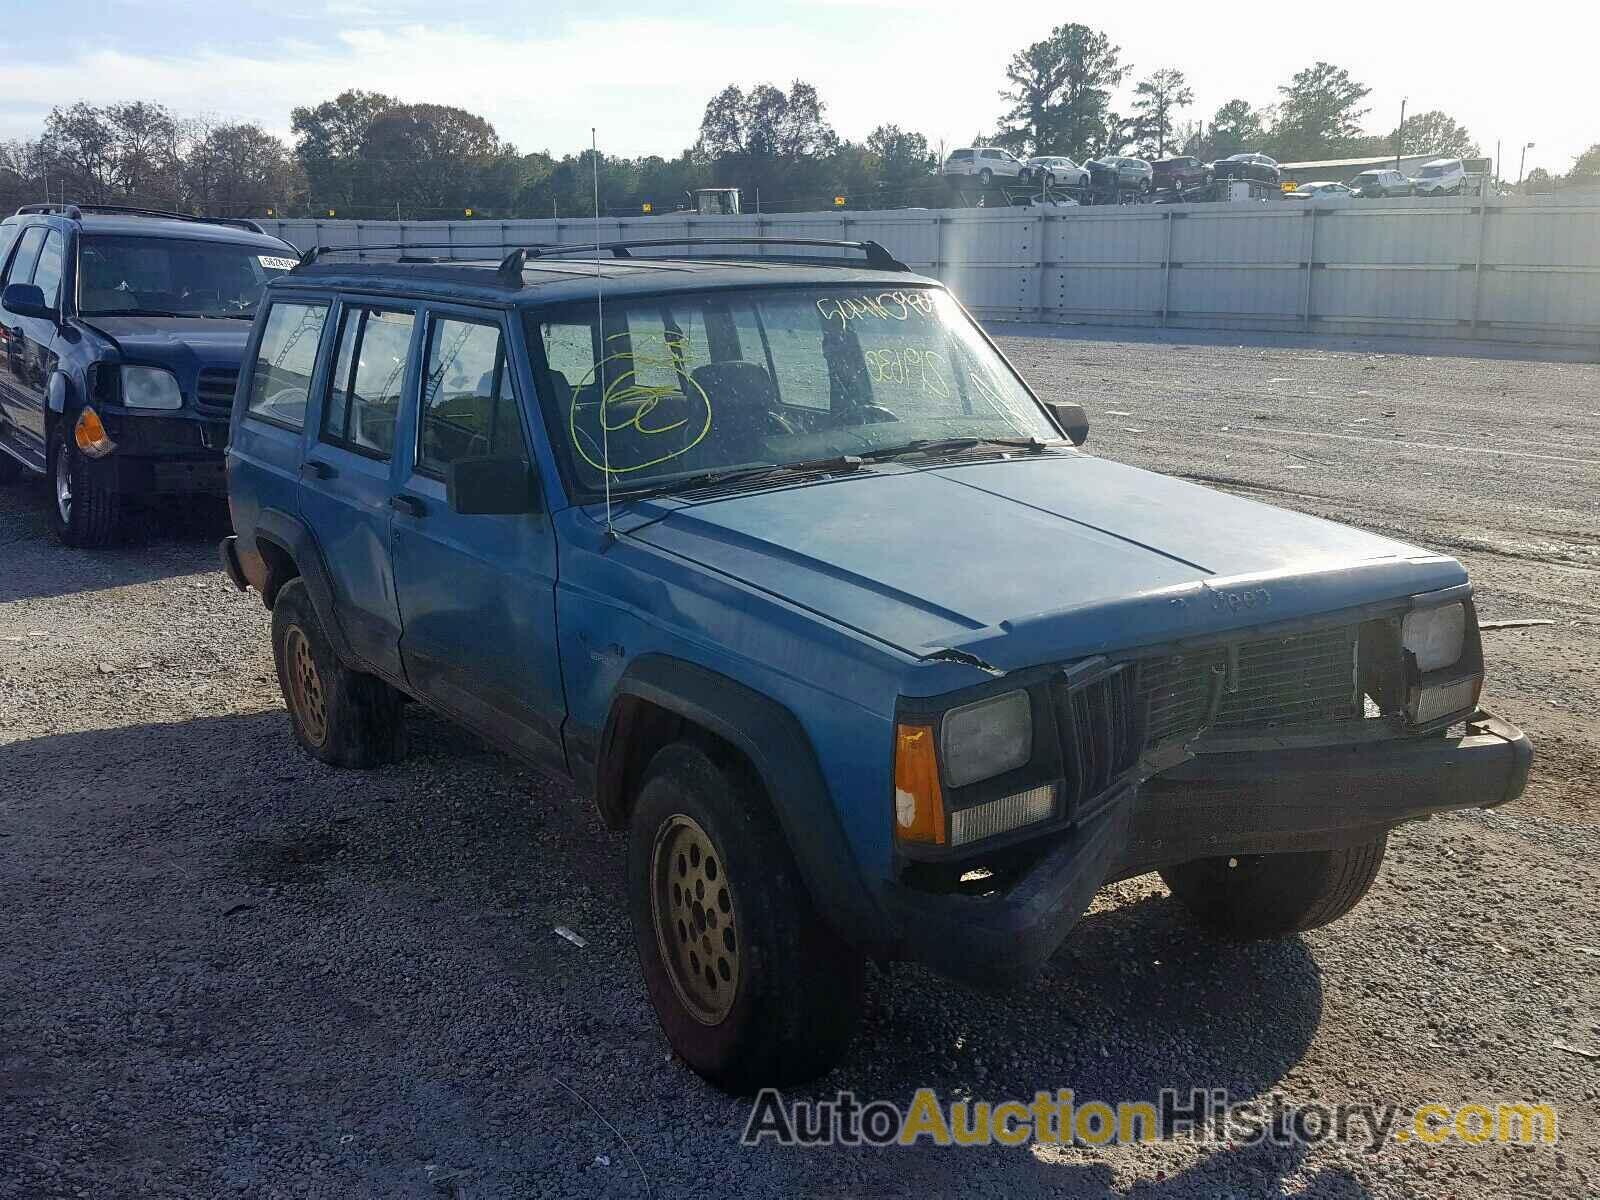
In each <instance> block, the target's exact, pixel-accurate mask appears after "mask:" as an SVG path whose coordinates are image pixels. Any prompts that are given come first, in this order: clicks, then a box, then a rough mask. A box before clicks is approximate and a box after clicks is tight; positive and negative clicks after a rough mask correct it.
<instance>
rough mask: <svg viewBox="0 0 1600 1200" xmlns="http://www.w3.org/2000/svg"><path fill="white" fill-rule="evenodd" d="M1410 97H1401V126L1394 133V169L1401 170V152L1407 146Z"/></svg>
mask: <svg viewBox="0 0 1600 1200" xmlns="http://www.w3.org/2000/svg"><path fill="white" fill-rule="evenodd" d="M1409 99H1411V97H1410V96H1401V97H1400V124H1399V125H1398V126H1397V127H1396V128H1395V131H1394V169H1395V170H1396V171H1398V170H1399V169H1400V151H1401V148H1402V147H1404V146H1405V144H1406V101H1407V100H1409Z"/></svg>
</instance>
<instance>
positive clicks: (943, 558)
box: [633, 452, 1466, 670]
mask: <svg viewBox="0 0 1600 1200" xmlns="http://www.w3.org/2000/svg"><path fill="white" fill-rule="evenodd" d="M673 504H674V502H671V501H661V502H651V503H650V504H647V505H646V506H644V508H643V509H642V510H641V511H640V513H639V515H640V516H643V517H646V518H647V519H648V520H647V523H644V524H641V525H640V527H639V528H638V529H637V530H636V531H635V532H634V534H633V536H635V537H636V538H638V539H640V540H642V541H645V542H649V543H652V544H654V545H657V546H659V547H661V548H663V549H666V550H670V551H672V552H673V553H676V554H680V555H682V556H684V557H686V558H689V559H692V560H694V561H695V562H698V563H700V564H702V565H703V566H705V567H708V568H710V569H713V570H716V571H720V572H722V573H724V574H726V575H729V576H732V577H734V578H737V579H739V580H742V581H743V582H745V583H747V584H749V585H751V586H754V587H757V588H760V589H762V590H764V591H767V592H770V593H772V594H775V595H777V596H781V597H783V598H784V599H786V600H788V601H790V602H791V603H794V604H797V605H800V606H802V607H804V608H808V609H810V610H812V611H814V612H817V613H819V614H822V615H825V616H827V617H828V618H830V619H832V620H834V621H837V622H840V623H842V624H844V625H847V626H850V627H852V628H854V629H856V630H858V631H860V632H861V633H863V634H865V635H867V636H870V637H873V638H875V639H878V640H880V641H882V642H885V643H888V644H891V645H893V646H896V647H898V648H900V649H902V650H904V651H906V652H907V653H910V654H912V655H916V656H918V657H925V656H928V655H931V654H934V653H936V652H937V651H940V650H958V651H964V652H966V653H968V654H972V655H975V656H977V657H978V658H979V659H981V660H982V661H983V662H985V663H987V664H990V665H992V666H994V667H996V668H998V669H1001V670H1012V669H1016V668H1018V667H1022V666H1029V665H1033V664H1036V663H1042V662H1050V661H1057V660H1060V659H1063V658H1069V657H1074V656H1077V655H1081V654H1090V653H1099V652H1103V651H1106V650H1113V649H1122V648H1129V647H1133V646H1138V645H1150V644H1155V643H1159V642H1166V641H1170V640H1173V639H1175V638H1180V637H1190V636H1197V635H1201V634H1205V633H1211V632H1223V631H1226V630H1229V629H1236V628H1248V627H1249V626H1251V625H1260V624H1265V623H1270V622H1277V621H1280V620H1287V619H1293V618H1296V617H1303V616H1311V615H1315V614H1318V613H1324V612H1332V611H1336V610H1339V609H1343V608H1349V607H1353V606H1355V605H1359V604H1365V603H1370V602H1374V601H1380V600H1388V599H1392V598H1397V597H1401V596H1405V595H1409V594H1412V593H1416V592H1423V591H1432V590H1436V589H1438V588H1443V587H1449V586H1452V585H1454V584H1456V583H1460V582H1463V581H1464V580H1465V578H1466V575H1465V572H1464V571H1463V570H1462V568H1461V567H1460V565H1459V564H1458V563H1456V562H1455V561H1454V560H1452V559H1449V558H1444V557H1441V556H1438V555H1434V554H1430V553H1428V552H1426V551H1423V550H1419V549H1416V548H1414V547H1411V546H1407V545H1404V544H1402V543H1400V542H1395V541H1391V540H1390V539H1388V538H1383V537H1379V536H1376V535H1374V534H1370V533H1365V532H1362V531H1361V530H1357V529H1352V528H1349V527H1347V526H1343V525H1337V524H1334V523H1332V522H1329V521H1324V520H1321V519H1319V518H1316V517H1308V516H1304V515H1302V514H1300V513H1295V512H1289V511H1287V510H1284V509H1279V508H1273V507H1271V506H1269V505H1265V504H1260V503H1257V502H1255V501H1253V500H1246V499H1242V498H1240V497H1237V496H1232V495H1229V494H1227V493H1224V492H1218V491H1214V490H1212V489H1210V488H1206V487H1201V486H1199V485H1197V484H1191V483H1187V482H1184V481H1182V480H1178V479H1173V478H1170V477H1168V476H1165V475H1157V474H1154V473H1151V472H1148V471H1141V470H1138V469H1137V468H1134V467H1128V466H1123V465H1121V464H1119V463H1114V462H1110V461H1108V460H1105V459H1099V458H1093V457H1090V456H1088V455H1084V454H1078V453H1071V452H1065V453H1051V454H1048V455H1044V456H1041V457H1038V458H1012V459H1007V460H1001V461H988V462H978V463H963V464H954V465H948V466H941V467H932V468H921V469H916V468H908V467H904V466H890V467H886V468H884V469H881V470H870V469H869V470H867V471H863V472H860V473H858V474H854V475H849V476H844V477H840V478H836V479H833V480H831V481H829V482H825V483H820V484H811V485H805V486H798V487H792V488H785V489H781V490H774V491H765V492H756V493H746V494H740V495H734V496H730V497H726V498H718V499H713V500H708V501H703V502H700V503H694V504H689V505H684V506H682V507H673Z"/></svg>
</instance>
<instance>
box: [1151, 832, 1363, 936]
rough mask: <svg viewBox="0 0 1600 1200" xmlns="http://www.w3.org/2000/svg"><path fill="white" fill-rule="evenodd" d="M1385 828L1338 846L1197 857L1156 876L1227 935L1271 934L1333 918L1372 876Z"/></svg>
mask: <svg viewBox="0 0 1600 1200" xmlns="http://www.w3.org/2000/svg"><path fill="white" fill-rule="evenodd" d="M1387 844H1388V835H1387V834H1385V835H1383V836H1381V837H1378V838H1376V839H1375V840H1373V841H1370V842H1363V843H1361V844H1360V845H1356V846H1349V847H1346V848H1345V849H1343V850H1311V851H1306V852H1303V853H1297V854H1250V855H1238V856H1236V857H1232V858H1201V859H1196V860H1195V861H1194V862H1187V863H1182V864H1180V865H1178V866H1173V867H1164V868H1162V870H1161V878H1162V881H1163V882H1165V883H1166V885H1167V887H1169V888H1170V889H1172V894H1173V895H1174V896H1176V897H1177V898H1178V900H1179V901H1181V902H1182V904H1183V906H1184V907H1185V908H1187V909H1188V910H1189V911H1190V912H1191V913H1192V914H1193V915H1194V917H1195V919H1196V920H1198V921H1199V922H1200V923H1201V924H1202V925H1205V926H1207V927H1208V928H1210V929H1213V930H1215V931H1216V932H1218V933H1221V934H1224V935H1226V936H1228V937H1237V938H1274V937H1284V936H1287V935H1288V934H1291V933H1301V932H1304V931H1305V930H1307V929H1316V928H1318V927H1319V926H1322V925H1327V924H1330V923H1331V922H1334V921H1337V920H1338V919H1339V918H1340V917H1342V916H1344V915H1345V914H1346V913H1348V912H1349V911H1350V910H1351V909H1352V908H1354V907H1355V906H1356V905H1357V904H1359V903H1360V902H1361V898H1362V897H1363V896H1365V895H1366V894H1367V892H1368V890H1369V889H1370V888H1371V887H1372V884H1373V881H1374V880H1376V879H1377V878H1378V868H1379V867H1380V866H1382V865H1383V851H1384V847H1385V846H1386V845H1387Z"/></svg>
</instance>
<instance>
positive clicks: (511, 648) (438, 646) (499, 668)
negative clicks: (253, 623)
mask: <svg viewBox="0 0 1600 1200" xmlns="http://www.w3.org/2000/svg"><path fill="white" fill-rule="evenodd" d="M423 318H424V320H423V324H424V328H423V331H422V351H421V362H422V365H421V367H420V378H421V387H420V389H419V390H420V396H419V397H418V400H417V404H416V408H415V416H414V419H412V418H411V417H410V414H409V413H408V420H407V421H406V422H405V427H406V433H405V438H406V445H405V447H404V449H403V451H401V452H400V455H399V456H400V458H401V460H402V469H401V485H400V489H399V492H398V494H397V496H396V505H397V511H396V513H395V516H394V577H395V587H396V590H397V592H398V594H399V599H400V616H401V625H402V627H403V629H404V633H403V634H402V636H401V640H400V649H401V655H402V658H403V659H404V662H405V669H406V677H407V679H408V680H409V681H410V682H411V686H412V687H413V688H415V689H416V691H417V692H418V693H419V694H420V695H423V696H425V697H427V698H428V699H429V700H430V701H431V702H433V703H435V704H437V705H438V706H439V707H441V708H443V709H445V710H446V711H449V712H452V713H455V714H457V715H458V716H459V717H461V718H462V719H463V720H464V721H466V723H467V724H469V725H472V726H474V727H475V728H477V729H479V730H480V731H482V732H484V733H486V734H489V735H491V736H494V737H495V738H497V740H499V741H501V742H504V743H508V744H510V745H512V746H515V747H516V748H518V749H520V750H522V751H524V752H526V753H530V754H532V755H534V756H536V757H542V758H547V759H551V760H552V761H555V762H557V763H562V762H564V759H563V757H562V752H561V723H562V720H563V719H564V717H565V715H566V706H565V698H564V696H563V693H562V687H561V668H560V661H559V658H558V655H557V648H556V617H555V583H556V544H555V534H554V530H553V529H552V526H551V523H550V518H549V516H548V515H547V514H545V513H543V512H536V513H515V514H506V515H489V514H474V515H463V514H461V513H457V512H454V511H452V510H451V508H450V504H449V500H448V496H447V488H446V477H447V473H448V471H449V469H450V466H451V464H452V463H454V462H457V461H458V460H460V459H463V458H485V457H493V458H517V459H521V460H523V461H524V462H527V463H530V464H531V463H532V462H533V461H534V456H533V453H532V447H531V445H530V443H529V441H528V436H529V432H530V430H531V426H530V424H529V413H528V411H525V410H524V408H523V405H522V401H523V400H524V399H526V398H527V397H525V396H524V394H523V389H522V386H521V384H520V382H519V381H520V380H523V379H527V378H529V374H528V373H527V372H526V371H525V370H523V369H522V367H523V364H521V363H520V362H519V359H520V356H521V350H520V339H518V338H515V337H513V336H510V333H511V332H513V331H514V329H515V326H512V327H511V329H509V330H508V328H507V327H506V325H505V324H504V318H503V316H502V314H499V313H496V312H490V311H485V310H474V309H470V308H457V307H442V306H430V307H429V308H428V309H427V311H426V312H425V313H424V314H423ZM407 394H408V396H409V395H410V394H411V393H409V392H408V393H407ZM407 407H408V409H409V408H410V407H411V406H410V402H409V401H408V405H407ZM528 408H529V409H530V410H531V409H532V405H529V406H528Z"/></svg>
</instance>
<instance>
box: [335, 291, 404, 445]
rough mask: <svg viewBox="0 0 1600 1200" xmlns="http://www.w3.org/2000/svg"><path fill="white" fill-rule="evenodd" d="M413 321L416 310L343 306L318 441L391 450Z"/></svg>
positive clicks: (398, 413)
mask: <svg viewBox="0 0 1600 1200" xmlns="http://www.w3.org/2000/svg"><path fill="white" fill-rule="evenodd" d="M415 321H416V317H415V314H413V313H411V312H407V311H401V310H394V309H381V308H367V307H354V306H352V307H347V308H346V309H345V310H344V315H343V316H342V317H341V318H340V321H339V348H338V350H337V351H336V352H335V354H334V359H333V364H334V365H333V377H332V378H331V379H330V380H329V381H328V402H327V404H326V405H324V406H323V411H322V440H323V441H325V442H331V443H333V444H334V445H338V446H343V447H344V448H345V449H347V450H354V451H356V452H357V453H358V454H365V455H367V456H368V457H369V458H379V459H385V460H387V459H388V458H389V457H390V456H391V455H392V454H393V453H394V429H395V421H396V419H397V418H398V417H399V415H400V393H401V389H402V388H403V387H404V386H405V376H406V362H407V360H408V359H409V358H410V355H411V328H412V326H413V325H414V324H415Z"/></svg>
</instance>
